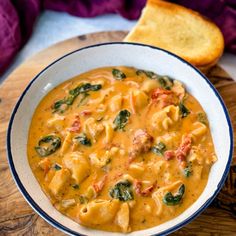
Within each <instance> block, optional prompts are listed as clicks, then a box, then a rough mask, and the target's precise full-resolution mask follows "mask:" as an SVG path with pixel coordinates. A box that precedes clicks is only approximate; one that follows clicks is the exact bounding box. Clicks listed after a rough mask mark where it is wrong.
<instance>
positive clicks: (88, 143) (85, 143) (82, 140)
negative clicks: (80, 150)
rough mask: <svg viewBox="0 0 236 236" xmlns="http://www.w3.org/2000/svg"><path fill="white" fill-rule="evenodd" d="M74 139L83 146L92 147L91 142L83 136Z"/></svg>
mask: <svg viewBox="0 0 236 236" xmlns="http://www.w3.org/2000/svg"><path fill="white" fill-rule="evenodd" d="M74 139H75V140H76V141H78V142H79V143H80V144H82V145H84V146H89V147H90V146H92V143H91V140H90V139H89V138H88V137H87V136H86V135H85V134H80V135H79V136H76V137H75V138H74Z"/></svg>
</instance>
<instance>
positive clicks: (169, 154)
mask: <svg viewBox="0 0 236 236" xmlns="http://www.w3.org/2000/svg"><path fill="white" fill-rule="evenodd" d="M174 157H175V152H174V151H173V150H168V151H165V152H164V158H165V159H166V160H167V161H169V160H171V159H173V158H174Z"/></svg>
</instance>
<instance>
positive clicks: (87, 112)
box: [80, 110, 92, 116]
mask: <svg viewBox="0 0 236 236" xmlns="http://www.w3.org/2000/svg"><path fill="white" fill-rule="evenodd" d="M80 114H81V115H82V116H89V115H91V114H92V111H90V110H84V111H81V112H80Z"/></svg>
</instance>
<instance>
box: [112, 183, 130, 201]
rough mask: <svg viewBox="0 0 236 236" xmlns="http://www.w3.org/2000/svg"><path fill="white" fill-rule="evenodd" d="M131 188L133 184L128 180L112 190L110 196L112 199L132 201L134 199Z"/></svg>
mask: <svg viewBox="0 0 236 236" xmlns="http://www.w3.org/2000/svg"><path fill="white" fill-rule="evenodd" d="M131 186H132V184H131V183H130V182H129V181H128V180H125V181H122V182H119V183H117V184H116V185H115V186H114V187H113V188H112V189H110V191H109V194H110V196H111V197H112V198H116V199H119V200H120V201H129V200H132V199H134V197H133V192H132V190H131Z"/></svg>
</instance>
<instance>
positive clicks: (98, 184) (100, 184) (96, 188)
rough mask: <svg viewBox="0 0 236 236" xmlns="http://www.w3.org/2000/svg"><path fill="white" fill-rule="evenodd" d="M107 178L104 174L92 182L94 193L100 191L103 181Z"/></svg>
mask: <svg viewBox="0 0 236 236" xmlns="http://www.w3.org/2000/svg"><path fill="white" fill-rule="evenodd" d="M106 180H107V175H104V176H103V178H102V179H101V180H100V181H98V182H97V183H95V184H93V188H94V190H95V192H96V193H99V192H101V191H102V189H103V187H104V185H105V182H106Z"/></svg>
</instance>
